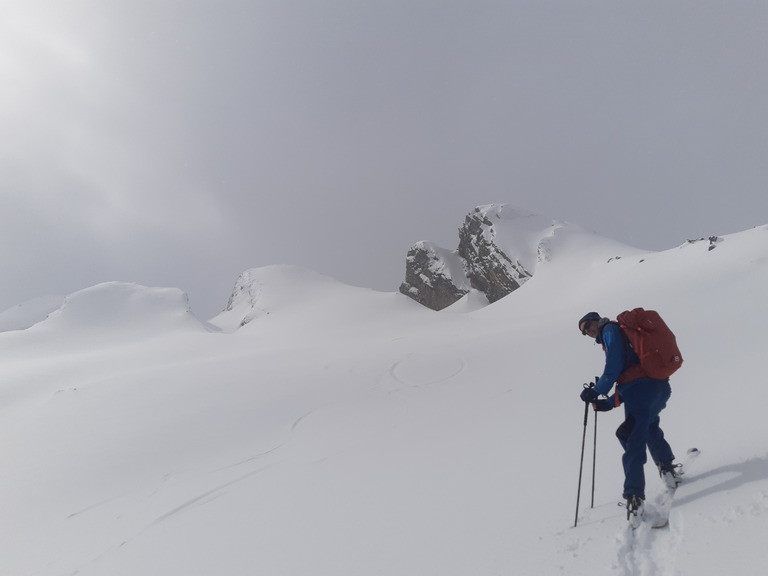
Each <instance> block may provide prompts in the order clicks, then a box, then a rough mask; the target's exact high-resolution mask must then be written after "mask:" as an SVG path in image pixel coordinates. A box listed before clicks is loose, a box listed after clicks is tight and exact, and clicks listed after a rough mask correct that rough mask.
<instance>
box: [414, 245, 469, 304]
mask: <svg viewBox="0 0 768 576" xmlns="http://www.w3.org/2000/svg"><path fill="white" fill-rule="evenodd" d="M451 268H453V269H454V273H453V274H452V273H451ZM456 272H458V273H459V275H458V278H454V275H456ZM400 292H402V293H403V294H405V295H406V296H409V297H410V298H413V299H414V300H416V301H417V302H418V303H420V304H423V305H424V306H426V307H427V308H431V309H432V310H442V309H443V308H446V307H448V306H450V305H451V304H453V303H454V302H456V301H458V300H459V299H460V298H461V297H462V296H464V295H465V294H467V293H468V292H469V282H468V281H467V278H466V273H465V272H464V263H463V262H462V261H461V260H460V258H459V256H458V254H456V252H448V251H447V250H444V249H442V248H440V247H438V246H435V245H434V244H432V243H431V242H417V243H416V244H414V245H413V246H412V247H411V249H410V250H408V256H407V258H406V266H405V282H403V283H402V284H401V285H400Z"/></svg>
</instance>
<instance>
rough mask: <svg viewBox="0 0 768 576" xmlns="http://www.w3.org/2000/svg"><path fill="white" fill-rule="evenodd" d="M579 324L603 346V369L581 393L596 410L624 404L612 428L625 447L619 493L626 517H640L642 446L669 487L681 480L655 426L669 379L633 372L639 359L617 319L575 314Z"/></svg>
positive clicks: (672, 487)
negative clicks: (616, 425)
mask: <svg viewBox="0 0 768 576" xmlns="http://www.w3.org/2000/svg"><path fill="white" fill-rule="evenodd" d="M579 330H580V331H581V333H582V334H583V335H584V336H589V337H590V338H594V339H595V341H596V342H597V343H598V344H601V345H602V346H603V350H605V369H604V370H603V374H602V376H600V377H599V379H598V380H597V382H596V383H595V384H594V386H591V387H585V388H584V390H583V392H581V399H582V400H583V401H584V402H587V403H591V404H592V405H593V407H594V409H595V410H596V411H598V412H606V411H608V410H612V409H613V408H614V407H615V406H619V405H620V404H621V403H623V404H624V415H625V419H624V422H623V423H622V424H621V426H619V428H618V429H617V430H616V436H617V438H618V439H619V442H621V445H622V447H623V448H624V455H623V456H622V464H623V466H624V493H623V498H624V499H625V500H626V503H627V511H628V516H627V517H628V518H630V519H633V518H634V519H639V518H640V517H642V513H643V502H644V500H645V472H644V465H645V463H646V460H647V455H646V447H647V449H648V451H649V452H650V453H651V457H652V458H653V460H654V462H655V464H656V466H657V467H658V469H659V474H660V476H661V478H662V480H663V481H664V482H665V484H666V485H667V487H668V488H670V489H671V490H674V489H675V488H676V487H677V485H678V484H679V483H680V480H681V477H680V476H679V475H678V473H677V471H676V468H677V467H676V465H675V464H674V460H675V457H674V454H673V453H672V449H671V448H670V446H669V444H668V443H667V441H666V440H665V439H664V432H663V431H662V430H661V428H660V427H659V420H660V418H659V413H660V412H661V411H662V410H663V409H664V408H665V407H666V405H667V400H669V397H670V395H671V393H672V390H671V388H670V386H669V379H666V380H654V379H651V378H648V377H643V375H642V373H640V377H636V376H637V372H638V371H639V364H640V360H639V358H638V357H637V354H635V351H634V350H633V349H632V346H631V345H630V344H629V341H628V340H627V338H625V337H624V335H623V333H622V330H621V328H620V327H619V325H618V324H617V323H616V322H611V321H609V320H608V318H603V317H601V316H600V314H598V313H597V312H590V313H589V314H586V315H585V316H583V317H582V318H581V320H579ZM633 372H634V373H635V374H634V377H633ZM614 382H618V383H617V385H616V390H615V392H614V394H613V395H612V396H611V397H610V398H600V396H606V395H607V394H608V393H609V392H610V391H611V388H613V384H614ZM636 521H639V520H636Z"/></svg>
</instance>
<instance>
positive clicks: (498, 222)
mask: <svg viewBox="0 0 768 576" xmlns="http://www.w3.org/2000/svg"><path fill="white" fill-rule="evenodd" d="M554 226H555V224H554V223H553V222H552V221H549V220H546V219H544V218H542V217H540V216H536V215H535V214H529V213H524V212H521V211H519V210H515V209H514V208H512V207H510V206H507V205H504V204H491V205H487V206H479V207H477V208H475V209H474V210H473V211H472V212H471V213H470V214H468V215H467V216H466V218H465V219H464V223H463V225H462V226H461V228H459V246H458V249H457V250H454V251H449V250H446V249H443V248H440V247H439V246H436V245H435V244H433V243H431V242H418V243H416V244H415V245H414V246H413V247H411V249H410V250H409V251H408V256H407V259H406V272H405V281H404V282H403V284H402V285H401V286H400V292H401V293H403V294H405V295H406V296H409V297H411V298H413V299H414V300H416V301H417V302H419V303H421V304H423V305H424V306H427V307H428V308H431V309H433V310H442V309H443V308H445V307H447V306H450V305H451V304H453V303H455V302H456V301H458V300H459V299H460V298H462V297H463V296H464V295H466V294H467V293H468V292H469V291H470V289H474V290H478V291H480V292H482V293H483V294H484V295H485V297H486V298H487V300H488V302H496V301H497V300H499V299H501V298H503V297H504V296H507V295H508V294H510V293H512V292H514V291H515V290H517V289H518V288H520V286H522V285H523V284H524V283H525V282H526V281H527V280H528V279H530V278H531V277H532V276H533V272H534V268H535V265H536V262H537V261H538V260H539V259H540V258H541V254H542V251H543V250H544V248H543V246H542V244H541V242H542V239H543V238H545V237H547V236H548V235H551V234H552V229H553V227H554Z"/></svg>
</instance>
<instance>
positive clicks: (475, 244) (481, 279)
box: [458, 209, 532, 302]
mask: <svg viewBox="0 0 768 576" xmlns="http://www.w3.org/2000/svg"><path fill="white" fill-rule="evenodd" d="M494 236H495V234H494V233H493V222H492V221H491V220H489V219H488V218H487V217H486V216H485V215H484V214H483V213H482V212H481V211H480V210H479V209H475V212H474V213H472V214H469V215H467V217H466V218H465V220H464V225H463V226H462V227H461V228H460V229H459V250H458V253H459V256H461V257H462V258H463V259H464V261H465V262H466V267H467V277H468V278H469V280H470V282H471V283H472V288H474V289H476V290H480V291H481V292H483V293H484V294H485V297H486V298H488V302H496V301H497V300H499V299H501V298H503V297H504V296H506V295H507V294H510V293H511V292H514V291H515V290H517V289H518V288H520V286H521V285H522V284H523V282H525V281H526V280H528V279H529V278H530V277H531V276H532V274H531V273H529V272H528V271H527V270H526V269H525V268H523V267H522V266H521V265H520V263H519V262H513V261H512V260H511V259H510V258H509V256H507V255H506V254H505V253H504V251H503V250H502V249H501V248H499V247H498V246H497V245H496V244H495V243H494V241H493V239H494Z"/></svg>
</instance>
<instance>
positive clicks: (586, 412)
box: [573, 402, 589, 528]
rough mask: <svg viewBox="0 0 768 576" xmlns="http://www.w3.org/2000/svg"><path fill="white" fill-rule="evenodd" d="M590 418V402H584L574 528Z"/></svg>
mask: <svg viewBox="0 0 768 576" xmlns="http://www.w3.org/2000/svg"><path fill="white" fill-rule="evenodd" d="M588 418H589V402H584V433H583V434H582V436H581V462H580V463H579V488H578V491H577V492H576V517H575V519H574V521H573V527H574V528H576V526H577V525H578V523H579V501H580V500H581V474H582V472H583V470H584V444H585V443H586V441H587V419H588Z"/></svg>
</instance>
